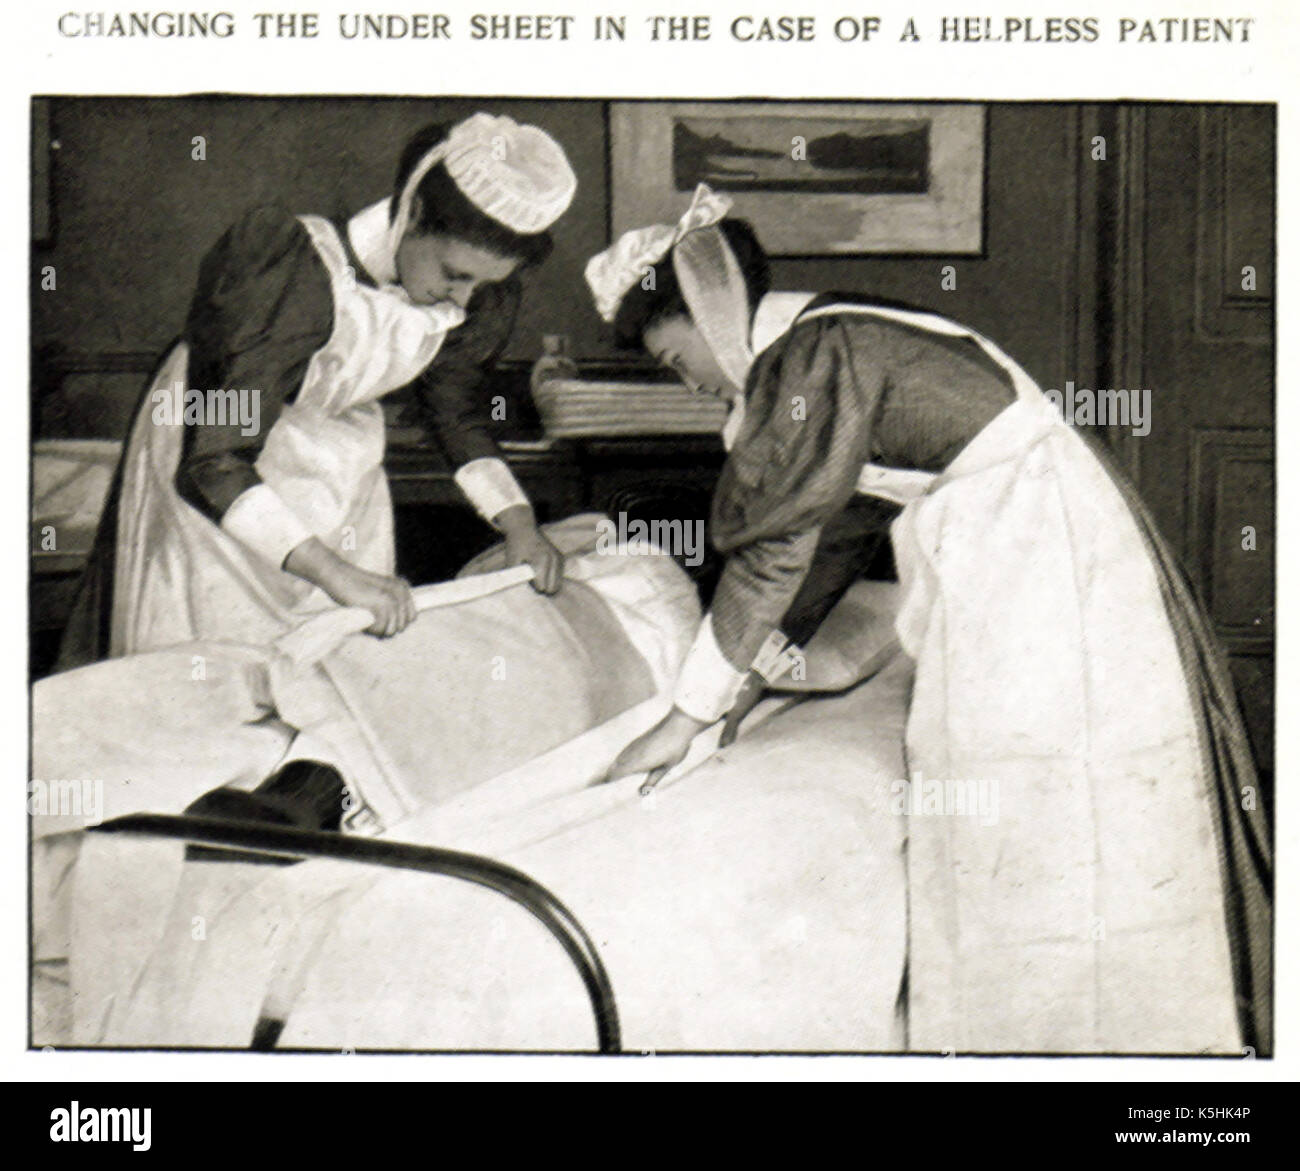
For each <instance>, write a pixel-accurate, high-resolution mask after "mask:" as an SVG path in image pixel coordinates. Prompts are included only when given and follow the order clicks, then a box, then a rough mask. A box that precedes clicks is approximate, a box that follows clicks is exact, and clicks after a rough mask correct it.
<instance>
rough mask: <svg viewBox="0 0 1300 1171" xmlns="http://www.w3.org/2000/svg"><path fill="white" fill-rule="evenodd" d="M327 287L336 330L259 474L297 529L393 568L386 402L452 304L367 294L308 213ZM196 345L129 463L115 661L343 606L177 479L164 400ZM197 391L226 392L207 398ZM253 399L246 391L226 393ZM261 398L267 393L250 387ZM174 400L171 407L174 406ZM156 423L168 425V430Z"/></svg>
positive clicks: (410, 373)
mask: <svg viewBox="0 0 1300 1171" xmlns="http://www.w3.org/2000/svg"><path fill="white" fill-rule="evenodd" d="M301 223H302V224H303V226H304V227H305V228H306V229H307V231H308V232H309V233H310V234H311V238H312V243H313V244H314V245H315V247H316V251H317V253H318V254H319V256H320V258H321V260H322V261H323V262H324V264H325V268H326V271H327V272H328V274H329V278H330V288H331V292H332V294H333V298H334V325H333V329H332V331H331V334H330V338H329V341H328V342H327V343H326V344H325V346H324V347H322V348H321V349H320V350H318V351H317V352H316V353H315V354H314V355H313V357H312V359H311V362H310V364H309V365H308V367H307V373H306V376H305V378H304V380H303V383H302V386H301V388H300V389H299V391H298V394H297V396H296V399H295V401H294V402H293V403H291V404H288V405H286V406H285V407H284V409H283V411H282V412H281V414H280V416H279V417H278V418H277V419H276V421H275V423H274V425H273V426H272V427H271V430H270V433H269V434H268V435H267V438H266V443H265V444H264V446H263V448H262V451H261V453H260V454H259V456H258V459H257V463H256V465H255V467H256V470H257V474H258V475H259V476H260V477H261V479H262V481H263V483H265V484H267V485H268V486H270V487H271V488H272V489H273V490H274V491H275V492H276V494H277V495H278V496H279V497H280V499H281V500H282V501H283V502H284V503H285V504H286V505H287V506H288V507H289V508H290V509H291V510H292V511H293V512H294V513H295V514H296V515H297V517H298V519H299V520H301V521H302V522H303V524H304V525H305V526H306V527H307V528H308V529H309V530H310V531H311V532H312V533H313V534H314V535H315V536H317V537H319V538H320V540H321V541H323V542H324V543H325V544H326V545H327V546H328V547H329V548H331V549H332V550H333V551H334V552H336V553H338V554H339V555H340V556H342V557H343V558H345V559H346V560H348V561H350V562H352V563H353V564H354V565H358V566H360V567H361V568H363V569H368V570H371V571H373V572H376V573H384V574H391V573H392V572H393V568H394V549H393V516H392V504H391V500H390V498H389V494H388V482H387V479H386V477H385V475H384V471H383V455H384V416H383V411H382V408H381V407H380V405H379V403H378V401H377V400H378V399H379V398H381V397H382V396H383V395H385V394H388V393H389V392H390V391H393V390H396V389H397V388H398V387H401V386H404V385H406V384H407V383H409V382H410V381H411V380H412V379H414V378H415V377H416V376H417V375H419V373H420V372H421V371H422V370H423V369H424V368H425V367H426V366H428V364H429V363H430V362H431V361H432V360H433V358H434V357H435V356H436V354H437V353H438V350H439V348H440V347H441V345H442V340H443V338H444V337H445V336H446V331H447V330H448V329H449V328H451V327H453V326H454V325H455V324H458V322H459V320H460V319H461V316H460V311H459V310H456V309H453V308H452V307H450V306H419V305H414V304H412V303H411V302H410V301H409V300H407V299H405V297H404V295H403V294H401V293H400V292H399V291H397V290H394V289H379V288H369V287H365V286H362V285H359V284H358V283H357V281H356V276H355V273H354V271H353V270H352V268H351V267H350V266H349V265H348V262H347V256H346V253H345V252H344V249H343V245H342V242H341V241H340V239H339V237H338V234H337V232H336V230H335V228H334V227H333V225H331V224H330V223H329V221H327V220H324V219H321V218H319V217H316V216H303V217H301ZM188 367H189V347H188V346H187V345H186V344H185V343H184V342H181V343H179V344H178V345H177V346H176V347H175V348H174V349H173V350H172V351H171V352H170V353H169V354H168V356H167V358H166V359H165V360H164V362H163V364H162V368H161V369H160V370H159V372H158V375H157V377H156V378H155V380H154V384H153V386H152V388H151V393H150V395H149V397H148V400H147V401H146V402H145V404H144V405H143V407H142V409H141V410H140V412H139V414H138V416H137V418H136V421H135V424H134V426H133V428H132V431H131V436H130V439H129V440H128V443H127V448H126V454H125V456H124V457H123V459H124V466H123V480H122V495H121V503H120V506H119V509H118V535H117V558H116V569H115V576H114V583H113V617H112V629H111V643H110V654H111V655H114V656H117V655H125V654H132V653H135V652H139V651H151V650H157V649H160V648H163V647H168V646H173V645H175V644H177V643H182V642H191V641H195V640H205V641H206V640H211V641H230V642H240V643H251V644H254V645H259V646H261V645H265V644H267V643H269V642H271V641H272V640H273V639H275V638H277V637H278V636H279V635H281V634H283V633H284V632H285V631H286V630H288V629H290V628H291V627H292V626H294V625H296V624H297V623H298V622H299V621H300V620H301V618H302V616H303V615H304V614H306V613H311V612H313V611H316V610H320V609H324V608H327V607H329V606H332V605H333V604H334V603H333V602H332V601H331V600H330V599H329V598H328V597H327V596H326V595H325V593H324V592H323V591H321V590H320V589H318V588H317V587H315V586H313V585H311V584H310V583H308V582H306V581H303V580H302V579H301V578H298V577H295V576H294V575H292V574H290V573H286V572H285V571H283V570H282V569H280V568H279V567H278V566H275V565H271V564H269V563H267V561H266V560H265V559H264V558H262V557H260V556H259V555H257V554H256V553H253V552H252V551H250V550H249V549H248V548H246V547H245V546H244V545H243V544H241V543H240V542H239V541H238V540H236V539H235V538H234V537H233V536H231V535H230V534H229V533H227V532H225V531H224V530H223V529H222V528H220V527H219V526H218V525H215V524H213V523H212V522H211V521H210V520H208V519H207V518H206V517H204V516H203V515H201V514H200V513H199V512H198V511H196V510H195V509H194V508H192V507H191V506H190V505H189V504H187V503H186V502H185V501H184V500H183V499H182V498H181V497H180V496H179V495H178V494H177V492H176V489H175V485H174V479H175V475H176V469H177V466H178V463H179V460H180V457H181V450H182V441H183V438H184V429H183V426H182V420H181V419H180V418H178V417H174V412H162V411H155V410H154V409H153V404H154V403H155V402H158V401H159V399H158V396H159V395H170V396H176V393H177V389H178V388H179V390H180V391H181V392H182V393H183V392H184V390H185V389H187V388H188V382H187V374H188ZM195 389H198V390H207V389H215V388H207V387H197V388H195ZM222 389H235V390H238V389H243V388H237V387H234V388H222ZM248 389H251V390H255V389H256V388H248ZM173 401H174V399H173ZM155 416H158V417H159V418H160V419H161V420H162V421H158V420H157V419H156V418H155Z"/></svg>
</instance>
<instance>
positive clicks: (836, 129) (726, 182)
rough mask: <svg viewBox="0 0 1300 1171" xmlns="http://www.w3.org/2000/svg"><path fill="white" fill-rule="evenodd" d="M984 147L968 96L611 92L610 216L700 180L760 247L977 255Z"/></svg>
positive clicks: (681, 205) (663, 212) (677, 208)
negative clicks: (846, 98)
mask: <svg viewBox="0 0 1300 1171" xmlns="http://www.w3.org/2000/svg"><path fill="white" fill-rule="evenodd" d="M985 154H986V115H985V107H984V106H983V105H980V104H975V103H894V102H816V103H814V102H611V103H610V162H611V169H610V175H611V179H610V182H611V190H610V220H611V225H610V226H611V230H612V235H613V237H615V238H616V237H617V236H618V235H619V234H620V233H622V232H624V231H626V230H627V229H629V228H633V227H639V226H641V225H644V224H647V223H653V222H672V221H674V220H676V219H677V218H678V216H680V215H681V213H682V211H683V210H684V209H685V208H686V206H687V204H688V203H689V201H690V196H691V192H692V191H693V190H694V188H695V186H696V184H697V183H700V182H704V183H708V184H709V186H711V187H713V188H714V190H717V191H723V192H725V193H726V194H727V195H729V196H730V197H731V198H732V200H733V201H734V213H733V214H735V215H736V216H738V217H742V218H744V219H747V220H749V222H750V223H751V224H752V225H753V226H754V229H755V231H756V232H757V234H758V238H759V240H760V242H761V243H762V244H763V246H764V248H765V249H766V250H767V251H768V253H769V254H770V255H773V256H830V255H849V256H853V255H876V254H879V255H890V254H893V255H916V254H936V255H979V254H981V253H982V252H983V247H984V168H985Z"/></svg>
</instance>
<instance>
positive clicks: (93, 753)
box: [32, 517, 700, 837]
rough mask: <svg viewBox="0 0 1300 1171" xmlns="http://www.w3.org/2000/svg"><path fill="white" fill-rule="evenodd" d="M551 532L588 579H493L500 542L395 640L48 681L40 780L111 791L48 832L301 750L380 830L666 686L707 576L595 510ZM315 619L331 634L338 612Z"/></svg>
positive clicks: (350, 817) (46, 817)
mask: <svg viewBox="0 0 1300 1171" xmlns="http://www.w3.org/2000/svg"><path fill="white" fill-rule="evenodd" d="M550 532H551V535H552V539H553V540H555V541H556V542H557V543H559V544H560V545H561V547H562V548H563V549H564V551H565V552H566V553H568V554H570V555H571V556H570V562H569V564H570V574H571V576H572V577H573V578H576V579H579V580H570V581H569V582H568V583H567V584H566V587H565V588H564V589H562V590H561V591H560V593H559V594H558V595H556V596H555V597H553V598H547V597H543V596H541V595H538V594H536V593H535V592H534V591H533V590H531V589H529V588H528V587H527V586H526V585H524V584H522V583H519V584H516V585H514V586H512V587H508V588H494V585H495V583H494V580H493V574H492V571H494V570H497V569H499V568H501V567H502V566H504V560H503V558H502V557H501V556H500V554H499V552H493V551H489V553H487V554H485V555H484V556H483V557H480V558H478V559H476V561H474V562H471V563H470V565H468V566H467V567H466V569H465V571H464V573H465V574H469V575H477V574H484V575H486V576H484V577H481V578H479V577H476V578H475V581H477V582H482V583H483V585H482V587H481V588H480V589H479V594H480V596H478V597H475V598H473V599H472V600H470V601H465V602H459V603H455V604H451V605H445V604H440V601H441V599H442V598H443V597H445V596H447V595H450V596H451V597H452V598H453V599H454V598H455V597H457V596H459V594H458V586H460V585H462V584H472V583H452V584H450V585H448V586H429V587H423V588H422V589H421V590H419V591H417V599H419V601H420V604H421V605H424V606H427V608H425V609H423V610H422V611H421V613H420V616H419V618H418V619H417V621H416V622H414V623H413V624H412V625H411V626H410V627H409V628H408V629H407V630H406V631H404V632H403V633H402V634H400V635H398V636H397V637H396V638H393V639H390V640H378V639H374V638H371V637H369V636H365V635H360V634H357V635H353V636H350V637H344V638H341V639H337V638H336V639H335V640H334V642H335V643H336V645H331V644H330V641H329V640H328V637H327V641H326V643H325V644H324V645H320V640H319V639H316V640H315V642H316V643H317V645H316V646H315V648H314V650H313V651H312V652H311V654H310V655H309V661H306V662H303V661H301V658H300V657H299V661H291V659H290V656H289V654H288V653H287V650H288V645H286V646H285V647H251V646H235V645H230V644H203V643H194V644H187V645H185V646H179V647H175V648H171V649H168V650H165V651H158V652H153V653H150V654H144V655H134V656H128V657H126V658H121V659H110V660H107V661H105V662H103V663H98V664H95V665H94V666H90V667H85V668H81V669H78V670H76V671H69V672H66V673H64V674H62V675H56V676H53V677H51V678H49V679H46V680H42V681H41V682H40V683H38V684H37V685H36V687H35V688H34V691H33V768H32V776H33V779H34V781H36V782H38V783H48V782H50V781H52V780H54V779H66V778H91V779H93V783H94V787H93V788H92V790H91V791H92V792H93V793H95V794H96V795H97V798H98V799H99V800H100V801H102V805H100V807H99V808H95V809H89V810H87V809H73V810H69V809H60V808H53V809H34V810H33V812H34V814H35V816H34V836H36V837H41V836H45V835H46V834H49V833H52V832H58V831H60V830H62V829H69V828H79V826H80V825H81V824H83V823H84V822H85V821H86V820H92V821H93V820H103V819H106V818H110V817H116V816H119V815H122V814H125V813H132V812H140V811H153V812H172V813H178V812H180V811H181V810H183V809H185V808H186V807H187V806H188V805H189V804H190V803H191V802H192V801H194V800H195V798H197V797H199V796H200V795H202V794H204V793H206V792H208V791H209V790H211V789H213V788H215V787H217V786H220V785H232V786H236V787H241V788H251V787H252V786H253V785H256V784H257V783H258V782H259V781H261V780H262V779H263V778H264V777H267V776H268V775H270V774H271V773H272V772H273V771H274V770H275V769H276V768H277V767H278V766H280V765H282V764H283V763H285V762H286V761H289V760H293V759H315V760H320V761H324V762H325V763H327V764H330V765H332V766H334V767H335V768H337V769H338V770H339V771H340V772H341V773H342V774H343V777H344V779H345V781H346V783H347V793H346V801H347V809H346V810H345V815H344V828H346V829H349V830H354V831H359V832H368V833H374V832H378V831H379V830H381V829H383V828H384V827H385V826H387V825H392V824H393V823H394V822H395V821H397V820H400V819H401V818H403V817H406V816H408V815H409V814H411V813H412V812H413V811H414V810H416V809H418V808H420V807H422V806H424V805H426V804H429V803H431V802H436V801H439V800H443V799H445V798H447V797H448V796H451V795H452V794H454V793H455V792H456V791H458V790H459V789H461V788H469V787H472V786H473V785H474V784H476V783H477V782H479V781H481V780H485V779H487V778H488V777H491V776H495V775H496V774H497V773H500V772H503V771H504V770H505V769H507V768H510V767H511V766H513V765H515V764H519V763H521V762H522V761H524V760H527V759H529V758H530V757H532V756H536V755H538V754H539V753H541V752H545V751H546V750H547V749H549V748H552V747H554V746H555V745H557V744H559V743H562V742H563V741H565V740H568V739H570V738H571V737H573V736H576V735H578V734H579V733H580V732H584V731H586V730H587V729H588V728H591V727H594V726H595V725H596V724H599V723H601V722H603V721H605V720H607V719H609V718H610V717H612V716H614V715H616V714H617V713H619V712H621V711H623V710H625V709H627V708H629V707H631V706H632V705H633V704H635V703H638V702H640V701H642V700H645V699H647V698H648V697H650V696H651V695H653V694H655V692H656V691H657V690H658V689H659V688H660V687H662V686H663V685H664V684H665V683H666V682H667V681H668V680H670V679H671V678H672V676H673V672H675V671H676V669H677V666H678V664H679V663H680V660H681V657H682V655H683V654H684V653H685V649H686V647H687V646H689V643H690V639H691V638H692V636H693V632H694V630H695V627H696V626H697V625H698V623H699V617H700V611H699V603H698V600H697V598H696V595H695V591H694V588H693V587H692V585H691V583H690V581H689V579H688V578H687V577H686V575H685V574H684V573H682V571H681V570H680V569H679V568H678V567H677V566H676V565H675V563H674V562H673V561H672V560H671V559H670V558H668V557H665V556H647V555H644V551H642V552H641V553H638V552H637V551H635V550H634V551H632V552H626V553H622V554H617V553H616V554H613V555H610V554H608V553H602V554H598V553H596V552H594V548H595V542H596V529H595V525H594V518H591V517H575V518H573V519H572V520H570V521H566V522H564V523H563V524H560V525H554V526H550ZM507 580H513V581H516V582H518V579H517V578H511V577H508V576H507ZM484 590H492V592H483V591H484ZM459 593H460V594H463V593H464V590H463V589H462V590H460V591H459ZM339 614H340V612H338V611H335V612H334V616H338V615H339ZM344 617H346V614H344ZM314 625H315V626H317V627H320V626H324V627H325V628H326V630H327V632H328V628H329V626H330V616H329V615H326V616H324V617H323V620H322V619H318V620H316V622H315V624H314ZM343 628H344V629H346V628H347V627H346V623H345V624H344V627H343ZM285 641H286V644H288V643H289V642H290V640H285ZM307 641H308V642H310V641H312V640H307ZM302 645H303V640H302V639H298V641H297V643H295V644H294V650H295V652H297V651H299V650H300V648H301V646H302Z"/></svg>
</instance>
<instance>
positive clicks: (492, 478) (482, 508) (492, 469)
mask: <svg viewBox="0 0 1300 1171" xmlns="http://www.w3.org/2000/svg"><path fill="white" fill-rule="evenodd" d="M452 478H453V479H454V480H455V481H456V486H457V487H458V488H459V489H460V490H461V491H462V492H464V493H465V495H466V496H467V497H469V502H470V503H471V504H472V505H473V506H474V508H475V510H476V511H477V512H478V514H479V516H481V517H482V518H483V519H484V520H485V521H487V522H488V524H491V523H492V522H493V521H494V520H496V518H497V517H498V516H500V515H501V514H502V513H503V512H505V510H506V509H507V508H513V507H514V506H515V505H517V504H527V503H528V497H527V496H525V495H524V490H523V489H522V488H521V487H520V486H519V481H518V480H516V479H515V475H514V473H513V472H512V471H511V470H510V466H509V464H507V463H506V461H505V460H503V459H497V458H496V457H495V456H484V457H483V458H482V459H472V460H470V461H469V463H467V464H462V465H461V466H460V467H459V468H457V469H456V473H455V475H454V476H453V477H452Z"/></svg>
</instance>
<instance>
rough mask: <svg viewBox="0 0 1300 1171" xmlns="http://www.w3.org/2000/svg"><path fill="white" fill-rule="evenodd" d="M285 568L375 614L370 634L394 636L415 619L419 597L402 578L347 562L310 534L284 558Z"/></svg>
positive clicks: (338, 598)
mask: <svg viewBox="0 0 1300 1171" xmlns="http://www.w3.org/2000/svg"><path fill="white" fill-rule="evenodd" d="M284 568H285V569H286V570H288V572H289V573H292V574H295V575H296V576H298V577H300V578H302V579H303V580H304V581H309V582H311V583H312V585H314V586H319V587H320V588H321V589H323V590H324V591H325V592H326V593H327V594H329V596H330V597H331V598H333V599H334V600H335V601H336V602H337V603H338V604H339V605H340V606H359V607H360V608H361V609H363V610H369V611H370V613H371V614H373V615H374V616H375V621H374V623H373V625H371V626H368V627H366V633H367V634H377V635H380V636H381V637H383V638H390V637H391V636H392V635H394V634H397V633H398V632H399V631H402V630H405V629H406V628H407V627H408V626H410V625H411V623H412V622H414V621H415V596H414V595H413V594H412V593H411V587H410V586H409V585H408V584H407V583H406V582H405V581H403V580H402V579H401V578H400V577H388V576H387V575H385V574H382V573H370V572H369V571H368V570H365V569H360V568H358V567H357V566H355V565H353V564H352V563H351V562H350V561H345V560H344V559H343V558H342V557H340V556H339V555H338V554H337V553H335V552H334V550H333V549H331V548H329V546H328V545H326V544H325V543H324V542H323V541H321V540H320V538H319V537H309V538H308V539H307V540H305V541H304V542H303V543H302V544H301V545H299V546H298V547H297V548H296V549H294V551H293V552H292V553H290V554H289V556H288V557H286V558H285V559H284Z"/></svg>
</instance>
